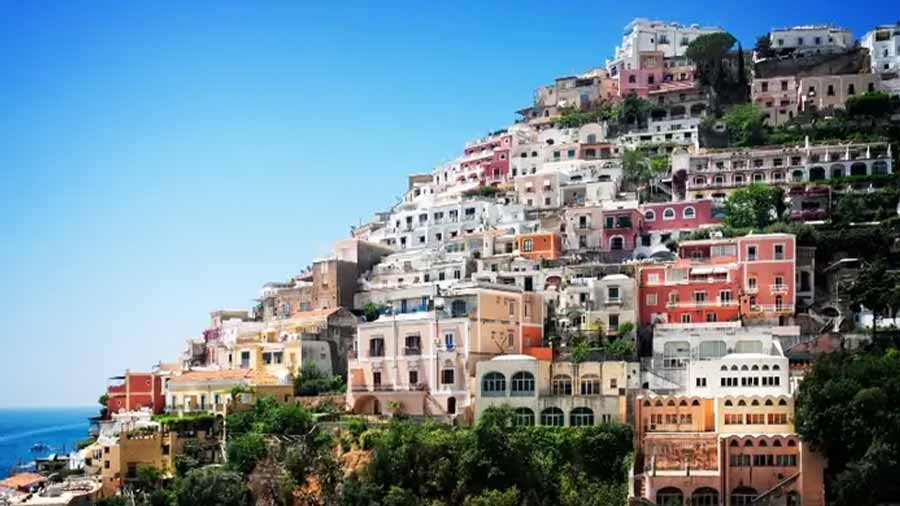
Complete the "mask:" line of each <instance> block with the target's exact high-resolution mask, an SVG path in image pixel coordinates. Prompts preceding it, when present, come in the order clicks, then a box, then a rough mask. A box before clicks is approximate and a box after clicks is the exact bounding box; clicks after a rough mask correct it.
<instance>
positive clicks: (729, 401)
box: [725, 399, 734, 406]
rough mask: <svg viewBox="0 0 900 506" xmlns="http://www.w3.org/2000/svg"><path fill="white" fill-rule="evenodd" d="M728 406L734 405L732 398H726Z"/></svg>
mask: <svg viewBox="0 0 900 506" xmlns="http://www.w3.org/2000/svg"><path fill="white" fill-rule="evenodd" d="M725 405H726V406H733V405H734V404H733V403H732V402H731V399H725Z"/></svg>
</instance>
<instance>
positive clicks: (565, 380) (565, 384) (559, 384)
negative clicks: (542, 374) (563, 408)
mask: <svg viewBox="0 0 900 506" xmlns="http://www.w3.org/2000/svg"><path fill="white" fill-rule="evenodd" d="M550 393H551V395H572V377H571V376H569V375H567V374H560V375H557V376H554V377H553V380H551V382H550Z"/></svg>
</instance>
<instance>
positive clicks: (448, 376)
mask: <svg viewBox="0 0 900 506" xmlns="http://www.w3.org/2000/svg"><path fill="white" fill-rule="evenodd" d="M454 372H455V371H454V370H453V369H444V370H442V371H441V385H452V384H453V383H455V381H454V380H455V378H454Z"/></svg>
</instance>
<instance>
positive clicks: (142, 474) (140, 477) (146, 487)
mask: <svg viewBox="0 0 900 506" xmlns="http://www.w3.org/2000/svg"><path fill="white" fill-rule="evenodd" d="M161 481H162V473H161V472H160V470H159V469H157V468H155V467H153V466H145V465H141V466H138V468H137V471H136V473H135V479H134V481H133V482H132V485H131V486H132V488H134V489H135V490H138V491H141V492H152V491H153V490H155V489H156V488H157V487H158V486H159V484H160V482H161Z"/></svg>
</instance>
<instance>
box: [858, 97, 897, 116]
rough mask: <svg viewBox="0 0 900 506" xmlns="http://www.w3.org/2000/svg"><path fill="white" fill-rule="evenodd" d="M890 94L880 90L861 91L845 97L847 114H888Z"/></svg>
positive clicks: (890, 107) (889, 112)
mask: <svg viewBox="0 0 900 506" xmlns="http://www.w3.org/2000/svg"><path fill="white" fill-rule="evenodd" d="M891 109H892V105H891V96H890V95H888V94H887V93H884V92H880V91H872V92H867V93H863V94H862V95H856V96H852V97H850V98H848V99H847V115H848V116H850V117H853V116H874V117H881V116H890V114H891Z"/></svg>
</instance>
